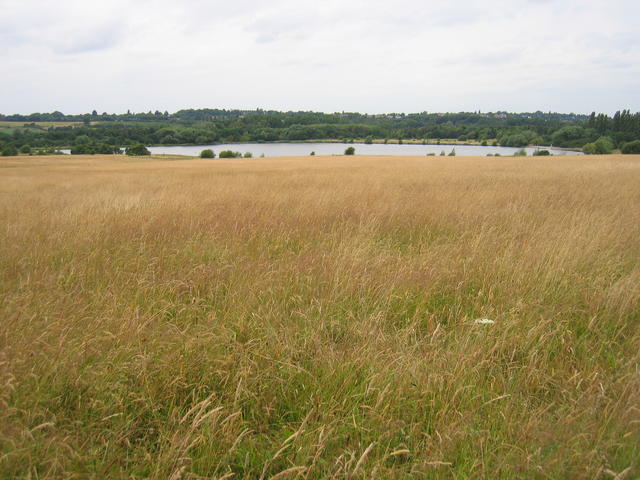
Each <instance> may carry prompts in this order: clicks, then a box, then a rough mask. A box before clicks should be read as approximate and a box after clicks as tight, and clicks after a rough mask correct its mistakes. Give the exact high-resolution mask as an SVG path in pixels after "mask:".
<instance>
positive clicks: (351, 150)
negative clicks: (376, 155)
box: [344, 147, 356, 155]
mask: <svg viewBox="0 0 640 480" xmlns="http://www.w3.org/2000/svg"><path fill="white" fill-rule="evenodd" d="M355 153H356V149H355V148H353V147H349V148H347V149H346V150H345V151H344V154H345V155H355Z"/></svg>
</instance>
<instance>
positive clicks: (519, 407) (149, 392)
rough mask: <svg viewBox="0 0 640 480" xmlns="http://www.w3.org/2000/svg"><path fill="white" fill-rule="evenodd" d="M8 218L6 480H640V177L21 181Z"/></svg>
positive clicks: (230, 172) (470, 161) (627, 167)
mask: <svg viewBox="0 0 640 480" xmlns="http://www.w3.org/2000/svg"><path fill="white" fill-rule="evenodd" d="M0 199H1V202H0V226H1V228H2V233H1V235H0V274H1V277H0V308H1V311H2V324H1V329H0V477H2V478H25V479H26V478H31V479H36V478H38V479H43V478H105V477H109V478H156V479H173V480H177V479H180V478H181V479H187V478H225V479H230V478H233V479H241V478H255V479H268V478H274V479H276V478H279V479H285V478H287V479H293V478H297V479H314V478H379V479H387V478H391V479H395V478H397V479H399V478H407V479H408V478H456V479H458V478H491V479H495V478H585V479H586V478H588V479H597V478H613V477H614V476H615V475H617V474H622V475H621V476H620V478H622V477H626V478H634V477H635V476H637V475H638V474H640V470H639V468H640V464H639V461H638V459H639V458H640V375H639V373H638V372H639V364H638V363H639V360H640V353H639V352H640V261H639V259H640V157H638V156H635V157H634V156H626V157H621V156H605V157H573V158H572V157H552V158H542V157H538V158H534V159H532V158H467V157H456V158H438V157H435V158H424V157H423V158H399V157H387V158H383V157H369V158H367V157H359V156H356V157H352V158H349V157H314V158H309V157H306V158H286V159H282V158H281V159H251V160H238V159H234V160H229V161H224V160H187V161H167V160H164V161H160V160H154V159H144V160H139V159H129V158H122V157H120V158H119V157H86V158H78V157H72V158H69V157H64V158H61V157H59V156H57V157H30V158H23V157H21V158H17V157H14V158H3V159H1V160H0ZM484 317H486V318H490V319H492V320H495V323H494V324H489V325H479V324H476V323H474V319H477V318H484Z"/></svg>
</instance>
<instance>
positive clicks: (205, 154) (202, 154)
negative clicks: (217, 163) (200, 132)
mask: <svg viewBox="0 0 640 480" xmlns="http://www.w3.org/2000/svg"><path fill="white" fill-rule="evenodd" d="M200 158H216V154H215V153H214V152H213V150H211V149H210V148H206V149H204V150H202V151H201V152H200Z"/></svg>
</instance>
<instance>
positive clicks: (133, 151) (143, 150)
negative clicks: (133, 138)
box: [125, 143, 151, 157]
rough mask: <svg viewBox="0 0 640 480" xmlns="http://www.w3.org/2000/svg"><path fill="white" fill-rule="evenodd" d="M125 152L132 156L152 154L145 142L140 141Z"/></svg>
mask: <svg viewBox="0 0 640 480" xmlns="http://www.w3.org/2000/svg"><path fill="white" fill-rule="evenodd" d="M125 153H126V154H127V155H130V156H135V157H137V156H143V155H151V152H150V151H149V150H148V149H147V147H145V146H144V145H143V144H141V143H138V144H136V145H131V146H129V147H127V149H126V151H125Z"/></svg>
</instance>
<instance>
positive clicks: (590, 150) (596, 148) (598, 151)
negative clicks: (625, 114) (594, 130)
mask: <svg viewBox="0 0 640 480" xmlns="http://www.w3.org/2000/svg"><path fill="white" fill-rule="evenodd" d="M582 151H583V152H584V153H586V154H587V155H608V154H610V153H611V152H613V140H611V139H610V138H609V137H600V138H599V139H598V140H596V141H595V142H592V143H587V144H586V145H585V146H584V147H582Z"/></svg>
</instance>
